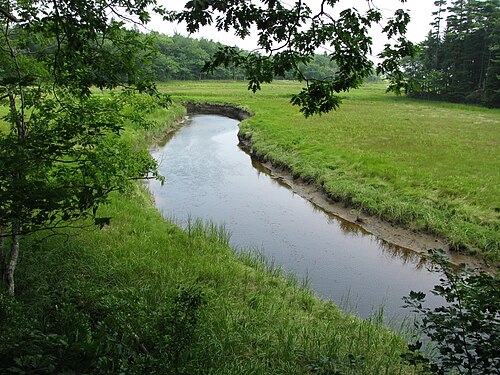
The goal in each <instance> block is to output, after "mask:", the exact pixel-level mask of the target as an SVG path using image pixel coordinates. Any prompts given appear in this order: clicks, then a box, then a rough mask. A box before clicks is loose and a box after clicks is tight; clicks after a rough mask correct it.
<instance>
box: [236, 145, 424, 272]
mask: <svg viewBox="0 0 500 375" xmlns="http://www.w3.org/2000/svg"><path fill="white" fill-rule="evenodd" d="M238 146H239V147H240V148H241V149H242V150H243V151H244V152H245V153H247V154H248V155H249V156H250V158H251V161H252V167H253V168H255V170H256V171H257V173H258V174H264V175H266V176H269V177H270V178H271V181H272V183H275V184H277V185H279V186H280V187H282V188H285V189H288V190H290V191H292V190H293V189H292V187H291V186H290V185H288V184H287V183H286V182H285V181H284V180H283V179H282V178H279V177H275V176H274V175H273V173H272V171H271V170H270V169H269V168H267V167H266V166H265V165H263V164H262V163H261V162H259V161H258V160H257V159H256V158H254V157H252V156H251V155H250V153H249V150H248V147H246V146H245V145H243V144H241V143H240V144H239V145H238ZM306 201H307V202H308V203H309V204H310V206H311V208H312V209H313V210H314V211H315V212H318V213H322V214H324V215H325V216H327V218H328V220H329V221H334V222H336V223H338V225H339V228H340V229H341V230H342V232H344V234H345V235H350V236H353V237H357V236H370V235H371V233H370V232H368V231H367V230H365V229H364V228H362V227H361V226H359V225H358V224H356V223H353V222H351V221H348V220H346V219H344V218H342V217H340V216H338V215H335V214H333V213H331V212H329V211H327V210H325V209H324V208H323V207H321V206H319V205H317V204H315V203H314V202H311V201H309V200H307V199H306ZM377 241H378V243H379V245H380V248H381V249H382V250H383V251H384V252H385V253H387V254H389V255H390V256H392V257H394V258H397V259H400V260H402V261H403V263H404V264H413V265H415V267H416V268H417V269H423V268H424V267H425V266H426V265H427V263H428V262H427V260H426V258H425V257H423V256H422V255H421V254H419V253H417V252H415V251H413V250H411V249H407V248H405V247H402V246H398V245H395V244H393V243H391V242H388V241H385V240H383V239H381V238H377Z"/></svg>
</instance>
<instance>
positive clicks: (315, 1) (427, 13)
mask: <svg viewBox="0 0 500 375" xmlns="http://www.w3.org/2000/svg"><path fill="white" fill-rule="evenodd" d="M287 1H288V2H289V3H293V2H294V0H285V1H284V3H286V2H287ZM186 2H187V0H181V1H173V0H159V1H158V3H159V4H162V5H163V6H165V7H166V8H167V9H169V10H181V9H182V8H183V7H184V4H185V3H186ZM305 2H306V3H307V4H308V5H309V6H310V7H311V8H313V9H314V6H316V5H317V6H319V4H320V0H306V1H305ZM373 3H374V4H375V6H376V7H378V8H379V9H381V10H382V13H383V15H384V17H385V18H389V17H391V16H392V15H393V14H394V11H395V10H396V9H400V8H402V9H405V10H409V13H410V15H411V23H410V25H409V27H408V31H407V36H408V38H409V39H410V40H411V41H412V42H416V43H417V42H421V41H423V40H424V39H425V38H426V36H427V34H428V32H429V30H430V28H431V26H430V25H429V24H430V22H432V19H433V16H432V14H431V13H432V12H433V11H434V10H435V7H434V0H407V2H406V3H401V2H400V1H399V0H373ZM366 4H367V1H366V0H341V1H339V3H338V5H336V7H335V9H339V11H340V10H341V9H343V8H347V7H356V8H357V9H358V10H359V11H360V12H364V11H365V10H366V9H367V5H366ZM342 7H343V8H342ZM147 28H148V29H149V30H154V31H158V32H160V33H163V34H166V35H173V34H174V33H175V32H177V33H179V34H182V35H186V36H188V35H189V34H188V33H187V31H186V28H185V25H183V24H172V23H168V22H165V21H163V20H161V18H160V17H155V18H153V20H152V22H150V23H149V24H148V25H147ZM189 36H191V37H193V38H207V39H211V40H213V41H216V42H220V43H222V44H225V45H229V46H238V47H240V48H242V49H244V50H254V49H256V48H257V43H256V39H257V38H256V37H254V36H250V37H248V38H246V39H245V40H241V39H239V38H237V37H236V36H235V35H234V34H233V33H224V32H220V31H217V30H216V29H215V27H204V28H203V29H202V30H201V31H200V32H198V33H195V34H191V35H189ZM372 37H373V39H374V46H373V53H374V55H376V54H377V53H378V52H380V51H381V50H382V48H383V45H384V44H385V43H386V42H387V41H386V40H385V39H384V37H383V36H382V35H381V30H380V29H379V28H378V29H374V30H373V33H372Z"/></svg>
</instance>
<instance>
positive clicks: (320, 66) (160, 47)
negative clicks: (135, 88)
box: [144, 32, 376, 82]
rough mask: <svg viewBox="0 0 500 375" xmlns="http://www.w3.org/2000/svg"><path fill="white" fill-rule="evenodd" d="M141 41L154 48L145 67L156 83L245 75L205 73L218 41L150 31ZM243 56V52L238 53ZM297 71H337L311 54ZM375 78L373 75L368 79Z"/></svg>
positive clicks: (314, 74)
mask: <svg viewBox="0 0 500 375" xmlns="http://www.w3.org/2000/svg"><path fill="white" fill-rule="evenodd" d="M144 38H149V39H151V41H152V45H153V47H154V49H155V54H154V55H153V56H152V59H151V63H150V65H148V66H145V67H144V68H145V70H147V71H149V72H150V74H152V76H153V77H154V79H155V80H156V81H158V82H167V81H172V80H203V79H215V80H245V79H246V76H245V72H244V70H243V69H242V68H240V67H238V66H236V65H232V66H228V67H225V66H219V67H217V68H216V69H214V71H212V72H209V71H207V70H206V69H204V68H205V65H206V63H207V61H209V60H210V59H211V58H212V56H214V55H215V54H216V52H217V51H218V49H219V48H223V47H224V46H223V45H222V44H221V43H219V42H214V41H212V40H209V39H205V38H201V39H194V38H190V37H186V36H183V35H181V34H177V33H176V34H174V35H172V36H169V35H165V34H161V33H158V32H151V33H148V34H144ZM241 52H243V53H244V51H241ZM300 68H301V71H303V72H304V74H305V75H307V77H309V78H312V79H317V80H321V79H324V78H326V77H330V76H332V75H333V74H334V72H336V71H337V66H336V65H335V62H333V61H332V60H331V59H330V58H329V57H328V55H327V54H326V53H324V54H315V55H314V57H313V59H312V60H311V61H310V62H309V63H308V64H307V65H305V64H301V65H300ZM371 78H372V80H373V79H376V77H375V76H373V77H371ZM276 79H289V80H295V79H297V77H296V75H294V73H293V72H286V73H285V74H283V75H282V76H278V77H276Z"/></svg>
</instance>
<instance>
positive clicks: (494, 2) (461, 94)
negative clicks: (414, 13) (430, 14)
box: [403, 0, 500, 107]
mask: <svg viewBox="0 0 500 375" xmlns="http://www.w3.org/2000/svg"><path fill="white" fill-rule="evenodd" d="M447 3H449V2H446V1H436V2H435V4H436V6H437V7H438V9H437V11H436V12H434V15H435V17H436V18H435V20H434V22H433V23H432V25H433V30H431V32H429V35H428V37H427V39H426V40H425V41H424V42H423V43H422V44H421V52H420V54H419V55H418V56H417V57H416V58H414V59H408V60H406V61H405V62H404V64H403V66H404V70H405V73H406V80H407V86H406V91H407V92H408V94H410V95H411V96H414V97H420V98H429V99H441V100H448V101H453V102H461V103H475V104H482V105H486V106H488V107H499V106H500V80H499V78H498V77H499V73H500V54H499V53H500V50H499V48H498V46H499V44H500V22H499V20H500V13H499V12H500V11H499V9H500V2H499V1H498V0H487V1H482V0H481V1H479V0H474V1H464V0H457V1H452V2H451V4H450V6H448V8H447V11H448V13H447V17H446V27H443V17H442V14H443V13H444V11H445V5H446V4H447Z"/></svg>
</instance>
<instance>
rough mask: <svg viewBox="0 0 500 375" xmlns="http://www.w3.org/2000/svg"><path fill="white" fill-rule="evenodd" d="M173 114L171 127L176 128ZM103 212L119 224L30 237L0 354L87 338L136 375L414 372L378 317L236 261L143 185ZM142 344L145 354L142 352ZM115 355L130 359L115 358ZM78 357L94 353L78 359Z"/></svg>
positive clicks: (210, 230) (259, 264)
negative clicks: (197, 301)
mask: <svg viewBox="0 0 500 375" xmlns="http://www.w3.org/2000/svg"><path fill="white" fill-rule="evenodd" d="M181 114H182V111H180V112H178V113H177V116H178V115H181ZM174 117H175V116H172V118H171V119H170V120H169V122H168V123H167V124H165V125H164V126H163V128H168V127H170V126H172V125H173V122H172V121H173V119H174ZM128 131H129V132H131V131H132V130H130V129H129V130H128ZM134 131H137V130H134ZM134 136H135V137H136V139H138V140H139V139H140V140H139V142H141V143H142V144H143V146H144V145H145V139H149V135H148V136H146V134H143V133H141V132H140V131H137V133H136V135H134ZM100 214H101V215H103V216H105V217H111V218H112V219H111V223H110V225H109V226H105V227H104V228H103V229H102V230H98V229H87V230H84V231H78V232H71V231H66V232H64V234H65V236H50V237H44V236H43V234H37V235H35V236H32V237H30V238H28V239H26V240H25V242H24V243H23V248H24V249H29V250H26V251H24V252H23V253H22V255H21V259H20V263H19V266H18V273H17V280H18V282H17V293H18V294H17V296H16V300H17V301H18V303H20V304H21V305H22V307H19V308H17V310H16V311H18V315H15V314H14V315H13V318H15V319H17V318H18V317H19V316H22V317H23V319H21V320H16V321H14V322H13V321H12V320H9V318H12V317H11V316H10V315H9V314H10V313H7V314H6V315H3V316H4V318H6V320H5V321H8V322H9V324H11V326H9V327H10V328H9V330H8V332H7V331H2V333H0V335H7V338H6V337H4V336H2V337H3V339H2V340H0V341H1V342H0V353H4V352H5V350H7V349H8V350H11V349H12V348H7V349H6V346H8V345H9V344H10V345H12V346H13V347H14V349H15V350H14V352H15V353H18V352H21V354H22V353H24V351H23V349H22V348H19V347H18V346H16V345H18V344H17V343H24V344H23V345H27V346H26V348H32V347H33V348H36V347H37V346H36V345H45V346H49V343H48V342H45V341H44V343H40V342H39V341H32V339H31V337H35V336H36V335H38V336H36V337H44V338H45V339H47V340H49V341H50V338H51V337H52V338H53V337H56V338H60V337H62V338H64V340H66V341H68V340H69V342H70V341H71V340H82V336H81V335H82V333H85V332H86V333H85V334H84V335H83V341H84V342H86V344H84V343H82V346H81V347H80V350H85V348H87V347H88V345H90V344H91V343H93V342H94V340H104V341H103V342H101V341H98V344H97V346H96V349H95V352H96V353H101V352H103V353H104V355H99V358H98V360H97V362H95V363H97V365H99V366H102V368H106V369H108V370H106V371H108V372H109V371H111V372H112V371H124V370H123V368H128V371H129V373H132V372H133V371H132V369H131V367H130V366H132V364H134V365H138V364H137V363H139V365H140V364H141V363H146V362H141V361H146V360H150V361H152V359H151V358H156V359H155V360H154V362H152V364H151V366H153V367H151V370H150V371H152V372H154V371H156V372H158V373H175V372H177V373H189V374H312V373H315V374H318V373H323V374H327V373H342V374H412V373H414V370H413V369H411V368H409V367H406V366H404V365H402V364H401V363H400V358H399V355H400V354H401V352H402V351H404V348H405V343H404V340H403V338H402V337H401V336H400V335H397V334H394V333H392V332H390V331H389V330H388V329H386V328H384V327H383V326H382V325H381V323H380V321H362V320H360V319H358V318H356V317H354V316H351V315H345V314H343V313H341V312H340V310H339V309H338V308H337V307H336V306H335V305H333V303H331V302H324V301H320V300H319V299H318V298H316V297H315V296H314V295H313V293H312V292H311V291H310V290H309V289H307V288H304V287H303V288H300V287H297V285H296V280H295V279H294V278H293V277H288V278H287V277H283V274H282V272H280V271H279V270H277V269H275V268H274V267H272V265H271V264H269V263H266V262H263V261H261V260H259V258H258V257H256V256H250V255H242V256H241V257H238V256H237V255H236V254H235V252H234V251H233V250H232V249H230V248H229V247H228V244H227V242H228V235H229V234H228V233H227V232H226V231H225V230H224V228H221V227H218V226H216V225H213V224H210V223H202V222H199V221H193V222H191V223H190V224H189V226H188V228H187V230H185V231H184V230H181V229H180V228H179V227H178V226H176V225H175V224H173V223H171V222H169V221H166V220H165V219H164V218H162V216H161V214H160V213H159V212H158V211H157V210H156V209H155V208H154V206H153V203H152V201H151V197H150V196H149V193H148V192H147V190H146V189H144V188H141V187H138V188H137V189H136V190H134V191H131V192H128V193H127V194H121V195H119V194H114V195H113V196H112V199H111V203H110V204H109V205H108V206H106V207H104V208H103V209H102V211H101V212H100ZM180 290H181V291H182V290H184V291H188V297H189V293H191V297H189V298H191V299H189V298H188V300H187V301H194V299H193V298H194V297H196V296H202V298H203V301H204V303H203V304H202V305H196V306H197V307H196V309H197V311H196V314H198V319H197V320H196V321H195V323H193V324H195V326H189V324H187V323H183V321H184V320H183V319H184V318H183V317H186V316H191V315H189V314H190V311H189V309H190V307H189V306H190V305H189V304H188V305H183V304H179V303H180V302H178V301H181V302H182V299H181V300H179V299H178V296H179V295H180V294H179V293H180V292H179V291H180ZM189 291H191V292H189ZM195 291H197V292H195ZM176 296H177V297H176ZM2 298H3V297H2ZM2 298H0V307H2V306H5V303H4V302H5V300H4V299H2ZM176 298H177V299H176ZM200 298H201V297H200ZM176 301H177V302H176ZM176 303H177V305H176ZM175 306H177V307H175ZM193 308H194V307H193ZM179 309H180V310H179ZM183 309H184V310H183ZM2 311H4V312H5V311H10V310H2ZM20 311H21V312H23V311H24V315H22V314H21V313H20ZM19 314H21V315H19ZM179 314H180V315H179ZM172 317H174V318H172ZM2 324H3V322H2ZM12 327H14V328H12ZM75 327H76V328H75ZM78 327H83V328H81V329H80V328H78ZM18 328H19V329H18ZM77 328H78V329H77ZM105 329H106V330H105ZM13 330H14V331H13ZM75 330H76V331H75ZM69 332H77V333H78V334H74V335H76V336H78V337H75V336H74V335H73V336H68V335H69ZM95 332H97V336H95V335H96V333H95ZM165 332H166V333H165ZM33 333H36V335H35V336H33ZM42 334H43V335H45V336H43V335H42ZM40 335H42V336H40ZM51 335H52V336H51ZM61 335H63V336H61ZM85 335H86V336H85ZM172 337H174V338H177V339H176V340H174V341H172V340H173V339H172ZM188 337H193V339H192V340H188V339H187V338H188ZM7 339H11V340H14V341H13V342H9V341H8V340H7ZM70 339H71V340H70ZM85 340H86V341H85ZM76 342H79V341H76ZM56 344H57V345H59V347H60V346H61V345H63V344H61V343H60V342H59V341H58V343H56ZM49 347H50V346H49ZM16 348H17V349H16ZM138 348H144V349H145V350H143V351H142V352H141V353H142V354H141V353H139V349H138ZM16 350H17V351H16ZM26 350H29V349H26ZM33 350H34V349H33ZM8 352H9V353H10V351H8ZM145 352H147V353H149V354H148V356H146V355H145V354H144V353H145ZM37 353H39V352H37ZM54 353H56V352H54V351H52V352H49V353H45V352H42V354H40V355H41V356H42V357H40V358H48V359H49V360H50V359H51V358H52V359H53V358H55V356H56V355H57V354H54ZM63 353H64V352H63ZM120 353H124V354H120ZM127 353H128V354H127ZM138 353H139V354H138ZM155 353H158V356H157V357H155V356H154V355H155ZM162 353H163V354H162ZM172 353H174V354H172ZM35 354H36V353H35ZM19 355H20V354H19ZM127 355H128V357H127ZM117 356H122V357H123V356H124V361H125V362H123V358H122V360H121V361H118V362H116V361H117V360H116V357H117ZM137 356H139V357H137ZM141 356H143V357H141ZM32 357H33V356H32ZM32 357H30V358H31V360H33V361H34V357H33V358H32ZM2 358H4V357H2ZM22 358H24V359H26V357H22ZM37 358H38V357H37ZM134 358H135V360H134V361H132V360H133V359H134ZM137 358H142V360H141V361H139V362H137V361H138V360H137ZM10 359H11V358H10ZM63 360H67V359H64V358H63ZM78 360H81V361H84V360H85V358H80V359H78V358H77V359H74V360H72V361H73V362H74V363H75V364H78ZM75 361H76V362H75ZM97 365H96V366H97ZM123 366H128V367H123ZM109 369H112V370H109ZM120 369H122V370H120ZM92 371H94V372H95V371H97V372H99V371H98V370H97V367H94V368H92V367H90V368H89V370H88V372H92ZM143 371H144V370H143Z"/></svg>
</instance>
